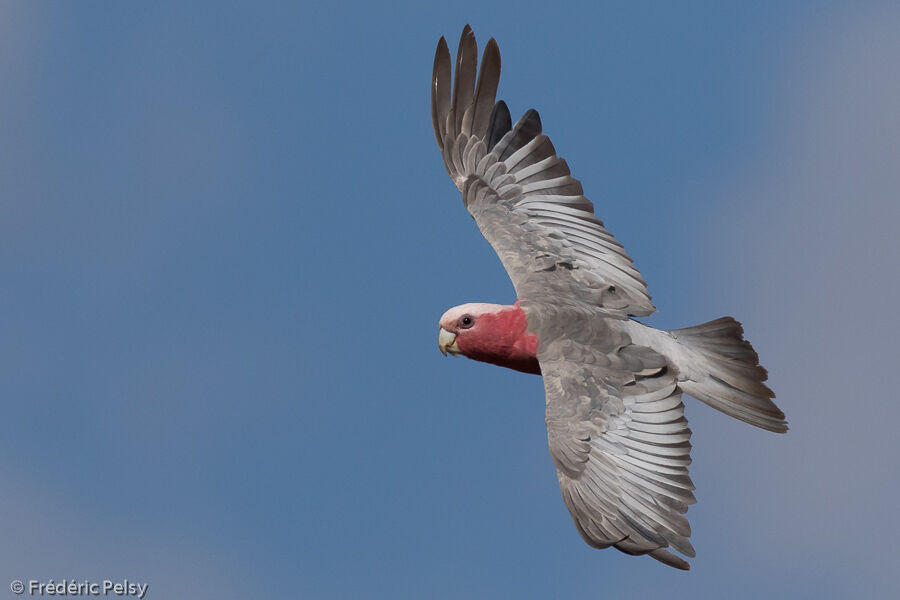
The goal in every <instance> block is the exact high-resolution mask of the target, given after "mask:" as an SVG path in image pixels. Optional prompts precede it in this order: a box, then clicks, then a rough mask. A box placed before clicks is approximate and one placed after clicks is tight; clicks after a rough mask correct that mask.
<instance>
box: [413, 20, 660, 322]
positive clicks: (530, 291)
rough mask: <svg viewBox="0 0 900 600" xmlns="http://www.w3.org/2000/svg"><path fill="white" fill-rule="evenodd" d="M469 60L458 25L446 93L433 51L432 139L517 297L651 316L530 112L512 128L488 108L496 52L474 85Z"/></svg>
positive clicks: (624, 261)
mask: <svg viewBox="0 0 900 600" xmlns="http://www.w3.org/2000/svg"><path fill="white" fill-rule="evenodd" d="M477 55H478V51H477V47H476V44H475V37H474V35H473V34H472V30H471V28H470V27H469V26H468V25H467V26H466V27H465V29H463V33H462V37H461V38H460V41H459V50H458V52H457V56H456V79H455V81H454V82H453V86H452V90H451V78H452V75H451V64H450V51H449V49H448V48H447V42H446V41H445V40H444V38H441V40H440V42H439V43H438V47H437V52H436V53H435V57H434V73H433V78H432V89H431V117H432V123H433V125H434V135H435V137H436V138H437V142H438V146H439V147H440V149H441V152H442V155H443V158H444V166H445V167H446V168H447V172H448V173H449V174H450V177H451V178H452V179H453V181H454V183H456V186H457V187H458V188H459V189H460V191H462V193H463V202H464V203H465V205H466V207H467V208H468V209H469V212H470V213H471V214H472V216H473V217H474V218H475V221H476V222H477V223H478V227H479V229H480V230H481V233H482V234H483V235H484V237H485V238H486V239H487V240H488V242H490V244H491V245H492V246H493V247H494V250H495V251H496V252H497V254H498V255H499V256H500V260H501V261H502V262H503V266H504V267H505V268H506V271H507V273H509V276H510V279H512V282H513V285H514V286H515V288H516V293H517V294H518V296H519V298H521V299H523V300H540V299H541V298H550V297H553V298H556V299H558V300H560V301H563V302H569V303H573V304H588V305H590V306H596V307H601V308H604V309H607V311H608V312H609V313H610V314H618V315H620V316H623V317H624V315H631V316H646V315H649V314H651V313H653V312H654V311H655V310H656V309H655V308H654V307H653V304H652V303H651V302H650V295H649V293H648V292H647V287H646V284H645V283H644V280H643V278H642V277H641V274H640V273H639V272H638V270H637V269H636V268H635V267H634V263H633V261H632V260H631V258H629V257H628V255H627V254H626V253H625V250H624V249H623V248H622V245H621V244H620V243H619V242H617V241H616V239H615V238H614V237H613V236H612V235H611V234H610V233H609V232H607V231H606V229H604V227H603V222H602V221H600V219H598V218H597V217H596V216H595V215H594V212H593V211H594V207H593V205H592V204H591V202H590V201H589V200H588V199H587V198H585V197H584V195H583V190H582V188H581V183H580V182H579V181H578V180H577V179H575V178H574V177H572V176H571V175H570V174H569V167H568V166H567V165H566V161H564V160H563V159H561V158H559V157H557V156H556V151H555V150H554V148H553V144H551V143H550V139H549V138H548V137H547V136H545V135H543V134H541V120H540V117H539V116H538V113H537V112H536V111H535V110H529V111H528V112H526V113H525V115H523V116H522V118H521V119H519V121H518V122H517V123H516V124H515V126H512V121H511V119H510V114H509V110H508V109H507V107H506V104H505V103H504V102H503V101H500V102H497V103H496V104H495V103H494V99H495V96H496V92H497V84H498V82H499V80H500V51H499V49H498V48H497V43H496V42H495V41H494V40H493V39H491V40H490V41H488V44H487V47H486V48H485V50H484V56H483V58H482V62H481V70H480V73H479V74H478V79H477V83H476V65H477V61H478V56H477Z"/></svg>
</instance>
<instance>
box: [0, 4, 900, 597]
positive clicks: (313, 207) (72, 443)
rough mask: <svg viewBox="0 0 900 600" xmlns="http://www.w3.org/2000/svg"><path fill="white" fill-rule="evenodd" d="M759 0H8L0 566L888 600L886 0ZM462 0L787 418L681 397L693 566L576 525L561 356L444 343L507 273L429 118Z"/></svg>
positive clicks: (446, 590)
mask: <svg viewBox="0 0 900 600" xmlns="http://www.w3.org/2000/svg"><path fill="white" fill-rule="evenodd" d="M744 4H746V3H742V5H740V6H739V5H737V4H736V3H735V4H728V5H725V3H712V2H710V3H679V4H678V6H675V5H674V3H662V2H660V3H646V4H640V5H639V6H632V5H631V3H614V4H610V3H607V2H602V3H594V2H590V3H588V2H585V3H582V4H573V5H569V4H563V5H560V6H556V5H554V7H553V8H549V6H550V4H549V3H546V2H524V1H517V2H515V3H506V6H505V7H495V6H486V3H484V2H453V3H447V4H445V5H442V6H429V7H427V8H426V7H425V5H424V3H421V2H407V3H398V4H391V5H387V4H384V5H375V4H374V3H372V4H370V3H342V4H338V3H324V2H323V3H320V4H315V3H290V4H283V5H276V4H265V3H246V4H234V3H221V2H216V3H201V2H190V3H182V2H177V3H174V2H173V3H163V2H154V3H143V4H134V3H109V2H106V3H100V2H86V1H80V2H68V3H40V2H5V1H4V2H0V110H2V118H0V277H2V291H0V315H2V316H0V391H2V400H0V423H2V428H3V435H2V436H0V480H2V484H0V539H2V543H0V578H2V582H0V583H2V587H0V597H7V596H8V597H10V598H12V597H14V596H13V595H12V593H11V592H9V590H8V589H7V588H6V585H7V582H8V581H10V580H12V579H23V580H26V581H27V580H28V579H40V580H44V581H46V580H47V579H51V578H52V579H54V580H55V581H59V580H62V579H64V578H68V579H73V578H75V579H78V580H83V579H93V580H102V579H114V580H115V579H123V578H128V579H130V580H132V581H138V582H147V583H149V584H150V592H149V595H148V597H149V598H156V599H163V598H197V599H201V598H215V599H218V600H225V599H232V598H234V599H237V598H250V597H254V598H276V597H279V598H287V597H291V598H325V599H328V598H355V597H359V598H423V597H428V598H498V597H513V596H515V597H520V598H549V597H564V598H575V597H577V598H651V597H665V598H670V599H676V598H705V597H728V598H732V599H743V598H746V599H751V598H752V599H757V598H763V597H784V598H850V597H857V598H862V597H865V598H890V597H898V595H900V586H898V583H897V578H896V576H895V574H894V570H895V567H894V562H895V561H896V552H897V540H898V539H900V519H898V516H897V509H896V505H897V498H898V495H900V481H898V479H900V475H898V474H900V465H898V457H900V444H898V441H897V439H898V436H897V431H896V428H897V424H898V422H900V398H898V397H897V392H896V389H897V386H896V373H897V365H896V362H897V358H898V354H900V353H898V346H897V343H896V340H897V339H898V336H900V318H898V316H897V312H896V310H897V305H898V302H900V284H898V275H897V273H898V271H900V242H898V237H900V236H898V233H897V227H898V222H900V209H898V190H900V108H898V107H900V77H898V73H900V67H898V61H900V35H898V31H900V8H898V5H897V4H896V3H892V2H884V3H877V2H876V3H853V4H852V8H848V3H827V2H805V3H801V2H792V3H780V2H765V3H757V4H758V6H753V7H750V6H746V5H744ZM467 22H469V23H471V24H472V26H473V27H474V29H475V33H476V35H477V36H478V40H479V42H480V47H483V45H484V43H485V42H486V41H487V39H488V38H489V37H490V36H494V37H496V39H497V40H498V42H499V44H500V49H501V52H502V53H503V58H504V76H503V78H502V80H501V84H500V97H502V98H504V99H506V100H507V102H508V103H509V105H510V108H511V110H512V111H513V113H516V115H518V114H521V112H523V111H524V110H525V109H527V108H529V107H535V108H537V109H538V110H540V111H541V114H542V117H543V121H544V125H545V130H546V131H547V132H548V133H549V134H550V135H551V137H552V139H553V141H554V144H555V145H556V147H557V149H558V150H559V152H560V154H561V155H562V156H564V157H565V158H566V159H567V160H568V162H569V165H570V166H571V168H572V171H573V173H574V174H575V175H576V176H577V177H579V178H580V179H581V180H582V182H583V183H584V188H585V190H586V194H587V195H588V197H589V198H591V199H592V200H593V201H594V203H595V205H596V207H597V212H598V214H599V215H600V216H601V217H602V218H603V219H604V220H605V221H606V223H607V225H608V227H609V228H610V230H611V231H612V232H613V233H614V234H615V235H616V236H617V237H618V238H619V239H620V240H621V241H622V242H623V243H624V244H625V246H626V248H627V249H628V251H629V253H630V254H631V255H632V256H633V257H634V258H635V260H636V262H637V265H638V267H639V268H640V269H641V270H642V272H643V273H644V275H645V277H646V279H647V281H648V283H649V287H650V291H651V293H652V294H653V296H654V301H655V303H656V305H657V306H658V307H659V309H660V313H659V314H658V315H655V316H654V317H652V318H651V319H649V322H650V323H651V324H653V325H655V326H657V327H665V328H672V327H681V326H687V325H691V324H695V323H698V322H701V321H706V320H709V319H712V318H715V317H718V316H721V315H725V314H732V315H734V316H736V317H737V318H738V319H740V320H742V321H743V322H744V324H745V328H746V332H747V335H748V337H749V339H751V340H752V341H753V343H754V345H755V347H756V348H757V350H758V351H759V353H760V355H761V356H762V359H763V363H764V364H765V365H766V366H767V367H768V369H769V372H770V376H771V380H770V382H771V384H772V387H773V388H774V389H775V390H776V392H777V393H778V398H779V403H780V404H781V406H782V408H783V409H784V410H785V412H786V413H787V415H788V418H789V420H790V422H791V427H792V429H791V431H790V432H789V433H788V435H786V436H776V435H774V434H770V433H767V432H764V431H759V430H754V429H752V428H751V427H749V426H747V425H744V424H742V423H739V422H736V421H731V420H729V419H728V418H726V417H725V416H723V415H720V414H718V413H716V412H715V411H713V410H712V409H709V408H708V407H706V406H704V405H702V404H700V403H698V402H696V401H693V400H688V401H687V411H688V417H689V419H690V421H691V425H692V429H693V430H694V438H693V442H694V452H693V456H694V464H693V466H692V470H691V472H692V475H693V477H694V481H695V483H696V484H697V486H698V490H697V496H698V499H699V503H698V504H697V505H696V506H694V507H692V508H691V510H690V512H689V516H690V518H691V522H692V525H693V537H692V541H693V542H694V545H695V546H696V548H697V551H698V557H697V558H696V559H695V560H694V561H693V562H692V565H693V570H692V571H691V572H690V573H682V572H678V571H675V570H672V569H668V568H666V567H664V566H663V565H660V564H658V563H656V562H655V561H653V560H651V559H649V558H632V557H628V556H625V555H622V554H619V553H617V552H614V551H612V550H607V551H602V552H601V551H596V550H592V549H590V548H589V547H587V546H586V545H585V544H584V543H583V542H582V541H581V539H580V537H579V536H578V534H577V533H576V531H575V529H574V527H573V526H572V524H571V521H570V518H569V516H568V513H567V512H566V509H565V507H564V505H563V503H562V500H561V498H560V494H559V490H558V487H557V482H556V476H555V473H554V468H553V464H552V462H551V460H550V457H549V455H548V453H547V441H546V433H545V430H544V423H543V420H544V407H543V392H542V386H541V382H540V379H539V378H537V377H532V376H525V375H521V374H518V373H514V372H511V371H509V372H506V371H504V370H501V369H497V368H495V367H490V366H486V365H481V364H476V363H473V362H470V361H466V360H463V359H457V360H451V359H447V358H443V357H442V356H441V355H440V353H439V352H438V351H437V348H436V334H437V320H438V317H439V316H440V315H441V313H443V311H444V310H445V309H446V308H448V307H450V306H452V305H455V304H459V303H462V302H466V301H497V302H511V301H512V300H513V299H514V295H513V290H512V286H511V285H510V283H509V280H508V278H507V277H506V275H505V274H504V272H503V270H502V267H501V266H500V263H499V261H498V260H497V259H496V257H495V256H494V254H493V252H492V251H491V249H490V247H489V246H488V245H487V243H486V242H484V241H483V240H482V239H481V237H480V235H479V234H478V232H477V230H476V228H475V226H474V224H473V223H472V221H471V219H470V218H469V217H468V215H467V214H466V213H465V211H464V209H463V207H462V204H461V202H460V200H459V196H458V193H457V191H456V189H455V188H454V186H453V185H452V183H451V182H450V181H449V179H448V178H447V176H446V174H445V172H444V168H443V166H442V164H441V160H440V157H439V155H438V152H437V149H436V146H435V143H434V139H433V135H432V131H431V124H430V119H429V116H428V103H427V97H428V89H429V78H430V75H431V62H432V58H433V52H434V47H435V44H436V42H437V40H438V38H439V37H440V36H441V35H445V36H447V37H448V39H449V40H450V41H451V47H453V48H455V45H456V40H457V39H458V36H459V32H460V30H461V28H462V26H463V25H464V24H465V23H467ZM4 590H6V591H4Z"/></svg>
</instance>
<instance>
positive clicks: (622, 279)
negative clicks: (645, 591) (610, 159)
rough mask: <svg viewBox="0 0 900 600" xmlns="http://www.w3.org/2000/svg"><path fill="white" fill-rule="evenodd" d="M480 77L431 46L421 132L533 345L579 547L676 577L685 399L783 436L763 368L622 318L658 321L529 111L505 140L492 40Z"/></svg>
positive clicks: (737, 352) (750, 357)
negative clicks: (513, 297)
mask: <svg viewBox="0 0 900 600" xmlns="http://www.w3.org/2000/svg"><path fill="white" fill-rule="evenodd" d="M477 62H478V56H477V48H476V43H475V38H474V35H473V34H472V31H471V29H470V28H469V27H468V26H466V28H465V29H464V30H463V33H462V36H461V39H460V44H459V50H458V52H457V60H456V68H455V79H453V78H452V76H453V71H454V69H452V68H451V57H450V52H449V49H448V47H447V44H446V41H445V40H444V38H441V40H440V42H439V43H438V48H437V52H436V54H435V61H434V71H433V78H432V101H431V112H432V122H433V126H434V132H435V137H436V139H437V142H438V146H439V148H440V149H441V153H442V155H443V159H444V165H445V167H446V168H447V172H448V173H449V175H450V177H451V179H452V180H453V181H454V183H455V184H456V186H457V187H458V188H459V190H460V191H461V192H462V197H463V202H464V204H465V206H466V208H467V209H468V211H469V213H470V214H471V215H472V216H473V218H474V219H475V221H476V223H477V224H478V228H479V229H480V230H481V233H482V234H483V235H484V237H485V238H486V239H487V240H488V242H490V244H491V245H492V246H493V248H494V250H495V251H496V252H497V255H498V256H499V257H500V260H501V262H502V263H503V266H504V267H505V268H506V271H507V272H508V273H509V276H510V279H511V280H512V282H513V285H514V287H515V289H516V293H517V296H518V299H519V301H520V304H521V307H522V308H523V309H524V310H525V313H526V315H527V322H528V331H529V332H530V333H533V334H535V335H536V336H537V339H538V350H537V358H538V361H539V363H540V369H541V373H542V376H543V379H544V388H545V392H546V401H547V410H546V421H547V433H548V439H549V445H550V455H551V457H552V458H553V461H554V463H555V465H556V467H557V473H558V478H559V485H560V489H561V491H562V496H563V500H564V501H565V503H566V506H567V507H568V509H569V512H570V513H571V515H572V519H573V521H574V523H575V526H576V528H577V529H578V531H579V533H581V535H582V537H583V538H584V540H585V541H586V542H587V543H588V544H590V545H591V546H594V547H597V548H606V547H609V546H614V547H616V548H617V549H619V550H621V551H623V552H626V553H629V554H649V555H650V556H652V557H653V558H656V559H657V560H660V561H662V562H664V563H666V564H669V565H671V566H674V567H677V568H681V569H687V568H689V567H688V563H687V562H686V561H685V560H683V559H682V558H680V557H678V556H676V555H675V554H673V553H672V552H670V551H669V550H675V551H677V552H679V553H681V554H682V555H684V556H688V557H693V556H694V550H693V547H692V546H691V544H690V542H689V541H688V538H689V537H690V525H689V523H688V521H687V518H686V517H685V516H684V514H685V513H686V512H687V508H688V506H689V505H690V504H692V503H693V502H694V495H693V493H692V490H693V489H694V486H693V484H692V483H691V479H690V477H689V475H688V465H689V464H690V460H691V459H690V448H691V445H690V435H691V431H690V429H688V426H687V421H686V419H685V417H684V406H683V404H682V401H681V395H682V392H686V393H688V394H690V395H692V396H694V397H696V398H698V399H699V400H702V401H703V402H706V403H707V404H709V405H711V406H713V407H714V408H717V409H718V410H721V411H722V412H725V413H726V414H729V415H731V416H734V417H736V418H739V419H741V420H744V421H746V422H748V423H751V424H753V425H756V426H758V427H762V428H764V429H768V430H770V431H776V432H784V431H786V430H787V424H786V422H785V421H784V415H783V414H782V413H781V411H780V410H779V409H778V408H777V407H776V406H775V404H774V403H773V402H772V400H771V398H773V397H774V394H773V393H772V392H771V390H769V388H768V387H766V385H765V384H764V383H763V382H764V381H765V380H766V377H767V375H766V372H765V369H763V368H762V367H760V366H759V364H758V358H757V355H756V353H755V352H754V351H753V349H752V348H751V347H750V344H749V343H747V342H745V341H744V340H743V337H742V333H743V332H742V329H741V326H740V324H739V323H737V321H734V319H731V318H728V317H726V318H723V319H718V320H716V321H711V322H710V323H707V324H704V325H699V326H697V327H692V328H687V329H682V330H676V331H672V332H666V331H660V330H656V329H653V328H651V327H648V326H646V325H643V324H641V323H639V322H637V321H634V320H633V319H632V318H631V317H641V316H647V315H650V314H652V313H653V312H655V310H656V309H655V307H654V306H653V304H652V303H651V301H650V295H649V293H648V292H647V288H646V285H645V283H644V280H643V278H642V277H641V275H640V273H639V272H638V270H637V269H636V268H635V266H634V263H633V261H632V260H631V258H630V257H629V256H628V255H627V254H626V253H625V250H624V248H623V247H622V245H621V244H619V243H618V242H617V241H616V240H615V238H614V237H613V236H612V235H611V234H610V233H609V232H608V231H606V229H605V228H604V226H603V223H602V221H600V219H598V218H597V217H596V216H595V215H594V212H593V211H594V207H593V205H592V204H591V202H590V201H589V200H587V198H585V197H584V194H583V190H582V186H581V183H580V182H579V181H578V180H577V179H575V178H574V177H572V176H571V174H570V172H569V168H568V166H567V164H566V162H565V161H564V160H563V159H561V158H559V157H558V156H557V155H556V151H555V149H554V147H553V144H552V143H551V142H550V140H549V138H548V137H547V136H545V135H544V134H543V133H542V124H541V121H540V118H539V116H538V114H537V112H536V111H534V110H529V111H527V112H526V113H525V114H524V115H523V117H522V118H521V119H519V121H517V122H516V124H515V125H513V124H512V121H511V119H510V114H509V110H508V108H507V106H506V104H505V103H503V102H502V101H500V102H495V97H496V92H497V87H498V83H499V79H500V52H499V49H498V47H497V44H496V42H495V41H494V40H493V39H491V40H490V41H489V42H488V44H487V46H486V48H485V51H484V55H483V58H482V62H481V68H480V69H478V68H477ZM476 74H477V80H476ZM451 83H452V89H451Z"/></svg>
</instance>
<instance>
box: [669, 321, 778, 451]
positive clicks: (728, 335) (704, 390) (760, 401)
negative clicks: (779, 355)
mask: <svg viewBox="0 0 900 600" xmlns="http://www.w3.org/2000/svg"><path fill="white" fill-rule="evenodd" d="M669 333H670V334H671V335H672V337H674V338H675V339H676V340H677V341H678V342H679V343H680V344H681V345H683V346H686V347H688V348H689V349H691V350H693V351H694V352H695V353H698V354H700V355H701V356H702V357H703V358H705V359H706V361H705V362H706V363H707V366H708V369H709V370H708V372H707V373H704V375H705V376H701V377H691V378H688V379H687V380H685V381H682V382H680V386H681V388H682V389H683V390H684V391H685V392H687V393H688V394H690V395H691V396H693V397H694V398H696V399H697V400H700V401H702V402H705V403H707V404H709V405H710V406H712V407H713V408H715V409H717V410H720V411H722V412H723V413H725V414H727V415H730V416H732V417H734V418H736V419H740V420H741V421H744V422H746V423H750V424H751V425H755V426H757V427H761V428H762V429H767V430H769V431H774V432H776V433H784V432H785V431H787V429H788V426H787V421H785V419H784V413H783V412H781V410H779V408H778V407H777V406H776V405H775V403H774V402H772V398H774V397H775V394H774V392H772V390H771V389H769V387H768V386H767V385H766V384H765V383H763V382H764V381H766V379H768V377H769V374H768V373H767V372H766V370H765V369H764V368H763V367H761V366H760V364H759V356H758V355H757V354H756V351H755V350H753V346H751V345H750V342H748V341H746V340H744V328H743V327H741V324H740V323H738V322H737V321H735V320H734V319H732V318H731V317H722V318H721V319H716V320H715V321H710V322H709V323H703V324H702V325H696V326H694V327H687V328H685V329H674V330H672V331H670V332H669Z"/></svg>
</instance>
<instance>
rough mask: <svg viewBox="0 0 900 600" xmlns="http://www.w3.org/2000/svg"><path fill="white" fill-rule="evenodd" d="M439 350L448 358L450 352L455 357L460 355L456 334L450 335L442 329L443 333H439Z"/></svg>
mask: <svg viewBox="0 0 900 600" xmlns="http://www.w3.org/2000/svg"><path fill="white" fill-rule="evenodd" d="M438 348H439V349H440V351H441V354H443V355H444V356H447V353H448V352H449V353H450V354H452V355H453V356H456V355H457V354H459V346H457V345H456V334H455V333H450V332H449V331H447V330H446V329H444V328H443V327H441V331H440V333H438Z"/></svg>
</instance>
